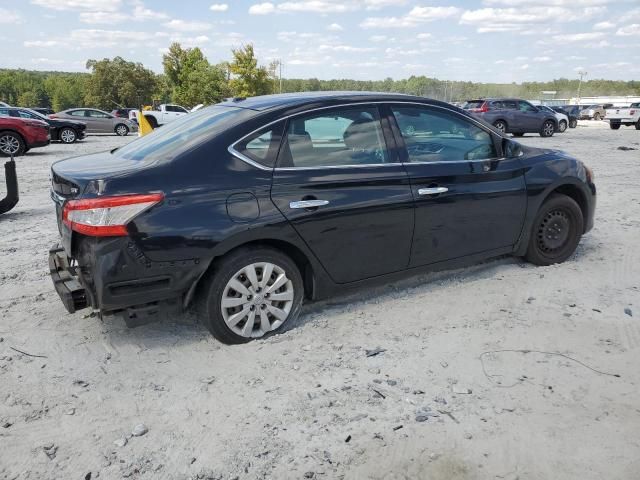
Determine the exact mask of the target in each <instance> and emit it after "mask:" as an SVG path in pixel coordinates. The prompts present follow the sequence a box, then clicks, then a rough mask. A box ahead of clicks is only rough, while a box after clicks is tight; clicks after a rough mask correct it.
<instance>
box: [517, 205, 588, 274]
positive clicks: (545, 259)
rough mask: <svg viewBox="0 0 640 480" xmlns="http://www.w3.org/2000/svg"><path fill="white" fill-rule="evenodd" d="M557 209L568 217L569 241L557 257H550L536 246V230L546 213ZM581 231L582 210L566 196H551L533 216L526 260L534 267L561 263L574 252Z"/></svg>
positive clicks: (582, 225)
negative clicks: (569, 223)
mask: <svg viewBox="0 0 640 480" xmlns="http://www.w3.org/2000/svg"><path fill="white" fill-rule="evenodd" d="M559 208H560V209H562V210H564V211H565V212H567V213H569V215H570V220H571V227H570V228H571V232H570V239H569V241H568V242H567V244H566V245H565V246H564V247H563V248H562V250H561V251H560V252H559V253H558V254H557V255H552V256H550V255H548V254H546V253H544V252H542V251H541V250H540V248H539V246H538V228H539V226H540V224H541V223H542V220H543V219H544V217H545V216H546V215H547V213H549V212H550V211H552V210H556V209H559ZM583 231H584V218H583V216H582V210H581V209H580V206H579V205H578V204H577V203H576V201H575V200H574V199H572V198H571V197H568V196H566V195H561V194H552V195H551V196H550V197H549V198H548V199H547V200H545V202H544V203H543V204H542V206H541V207H540V210H539V211H538V213H537V214H536V216H535V219H534V220H533V224H532V226H531V236H530V238H529V246H528V248H527V254H526V259H527V260H528V261H529V262H531V263H534V264H536V265H553V264H555V263H562V262H564V261H565V260H567V259H568V258H569V257H570V256H571V255H573V253H574V252H575V250H576V247H577V246H578V243H579V242H580V238H581V237H582V232H583Z"/></svg>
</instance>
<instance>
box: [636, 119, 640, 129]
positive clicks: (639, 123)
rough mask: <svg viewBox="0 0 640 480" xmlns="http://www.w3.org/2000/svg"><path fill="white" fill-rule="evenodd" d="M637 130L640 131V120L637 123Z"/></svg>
mask: <svg viewBox="0 0 640 480" xmlns="http://www.w3.org/2000/svg"><path fill="white" fill-rule="evenodd" d="M636 130H640V120H638V121H637V122H636Z"/></svg>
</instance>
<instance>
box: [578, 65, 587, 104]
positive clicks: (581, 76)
mask: <svg viewBox="0 0 640 480" xmlns="http://www.w3.org/2000/svg"><path fill="white" fill-rule="evenodd" d="M578 75H580V82H579V83H578V105H580V89H581V87H582V78H583V77H586V76H587V72H585V71H584V70H579V71H578Z"/></svg>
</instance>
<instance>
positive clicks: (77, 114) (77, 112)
mask: <svg viewBox="0 0 640 480" xmlns="http://www.w3.org/2000/svg"><path fill="white" fill-rule="evenodd" d="M84 112H85V111H84V110H72V111H71V112H69V115H73V116H74V117H84V116H85V115H84Z"/></svg>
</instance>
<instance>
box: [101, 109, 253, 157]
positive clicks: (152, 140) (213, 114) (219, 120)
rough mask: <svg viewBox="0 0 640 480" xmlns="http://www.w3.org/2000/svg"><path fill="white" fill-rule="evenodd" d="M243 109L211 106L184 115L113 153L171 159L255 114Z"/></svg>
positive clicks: (121, 155) (123, 155) (117, 155)
mask: <svg viewBox="0 0 640 480" xmlns="http://www.w3.org/2000/svg"><path fill="white" fill-rule="evenodd" d="M255 113H256V112H255V111H253V110H248V109H246V108H237V107H222V106H215V105H214V106H212V107H208V108H203V109H201V110H199V111H197V112H195V113H190V114H188V115H184V116H182V117H180V118H178V119H177V120H174V121H173V122H171V123H169V124H167V125H165V126H163V127H160V128H157V129H156V130H154V131H153V132H152V133H149V134H148V135H145V136H144V137H142V138H139V139H138V140H135V141H133V142H131V143H129V144H128V145H125V146H124V147H122V148H119V149H117V150H115V151H114V152H113V155H114V156H116V157H120V158H125V159H127V160H148V161H153V160H159V159H162V160H166V161H168V160H172V159H173V158H175V157H176V156H177V155H179V154H180V153H182V152H185V151H187V150H189V149H191V148H193V147H194V146H196V145H198V144H200V143H201V142H203V141H204V140H207V139H209V138H212V137H214V136H216V135H217V134H219V133H220V132H222V131H224V130H226V129H227V128H229V127H231V126H234V125H237V124H238V123H240V122H242V121H245V120H247V119H248V118H251V117H253V116H254V115H255Z"/></svg>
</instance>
